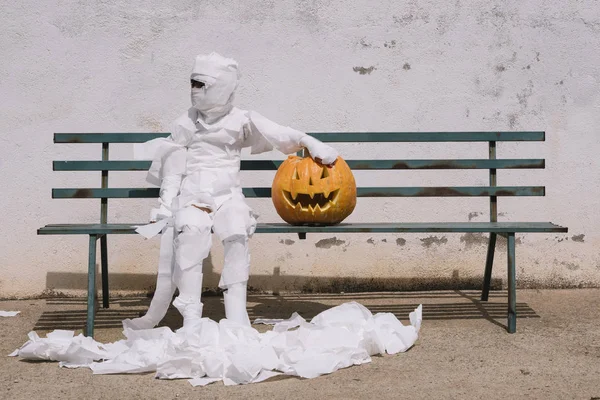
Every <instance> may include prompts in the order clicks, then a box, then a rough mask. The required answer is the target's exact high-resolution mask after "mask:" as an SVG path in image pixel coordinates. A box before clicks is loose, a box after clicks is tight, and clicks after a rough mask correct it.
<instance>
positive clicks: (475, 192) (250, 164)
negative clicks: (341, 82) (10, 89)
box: [38, 132, 567, 336]
mask: <svg viewBox="0 0 600 400" xmlns="http://www.w3.org/2000/svg"><path fill="white" fill-rule="evenodd" d="M311 135H312V136H314V137H316V138H317V139H319V140H321V141H323V142H365V143H375V142H488V144H489V156H488V157H487V158H484V159H447V160H387V159H386V160H384V159H372V160H347V162H348V165H349V166H350V168H352V169H353V170H394V169H399V170H430V169H440V170H446V169H487V170H489V186H481V187H479V186H461V187H402V186H388V187H358V190H357V195H358V197H453V196H458V197H462V196H467V197H482V196H483V197H489V204H490V222H460V223H455V222H436V223H430V222H427V223H402V222H384V220H385V217H384V216H382V217H381V221H380V222H369V223H353V224H350V223H342V224H339V225H335V226H316V227H310V226H291V225H288V224H286V223H259V224H258V227H257V229H256V233H297V234H298V235H299V237H300V239H305V238H306V234H307V233H316V232H331V233H352V232H357V233H365V232H370V233H406V232H457V233H465V232H484V233H489V234H490V237H489V244H488V251H487V259H486V263H485V273H484V280H483V290H482V295H481V300H482V301H487V299H488V294H489V290H490V281H491V274H492V264H493V260H494V250H495V246H496V237H497V236H498V235H501V236H503V237H505V238H507V240H508V246H507V249H508V254H507V264H508V324H507V330H508V332H510V333H513V332H515V330H516V291H515V235H516V234H517V233H522V232H546V233H549V232H567V228H566V227H562V226H557V225H554V224H552V223H550V222H498V207H497V204H498V203H497V201H498V200H497V199H498V197H502V196H544V195H545V188H544V187H543V186H497V185H496V171H497V170H498V169H529V168H544V167H545V160H544V159H497V158H496V143H497V142H505V141H544V140H545V133H544V132H368V133H367V132H342V133H313V134H311ZM165 136H168V133H56V134H55V135H54V142H55V143H100V144H101V145H102V159H101V160H97V161H54V163H53V168H54V170H55V171H100V172H101V185H100V187H99V188H59V189H52V197H53V198H55V199H74V198H79V199H100V221H99V223H97V224H74V223H70V224H54V225H46V226H44V227H42V228H40V229H39V230H38V234H40V235H89V263H88V297H87V301H88V306H87V310H88V311H87V323H86V327H85V328H86V329H85V331H86V334H87V335H89V336H93V332H94V315H95V312H96V308H97V302H96V298H97V296H96V281H95V279H96V247H97V241H98V240H100V258H101V268H102V295H103V307H105V308H107V307H108V306H109V290H108V282H109V281H108V254H107V253H108V252H107V236H108V235H110V234H113V235H114V234H135V228H134V225H141V224H145V223H147V221H140V222H138V223H127V224H124V223H108V221H107V211H108V199H110V198H129V199H135V198H157V197H158V193H159V189H158V188H109V187H108V174H109V172H110V171H143V170H147V169H148V168H149V167H150V162H149V161H116V160H110V159H109V145H110V144H118V143H141V142H145V141H147V140H150V139H154V138H157V137H165ZM281 162H282V161H280V160H243V161H242V166H241V167H242V170H272V171H275V170H276V169H277V168H278V167H279V165H280V164H281ZM243 191H244V194H245V195H246V197H248V198H256V197H261V198H264V197H270V196H271V188H269V187H245V188H243Z"/></svg>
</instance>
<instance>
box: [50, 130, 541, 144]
mask: <svg viewBox="0 0 600 400" xmlns="http://www.w3.org/2000/svg"><path fill="white" fill-rule="evenodd" d="M168 135H169V133H168V132H157V133H55V134H54V143H143V142H145V141H147V140H151V139H155V138H159V137H166V136H168ZM310 135H311V136H314V137H315V138H317V139H319V140H321V141H323V142H365V143H375V142H384V143H389V142H490V141H495V142H505V141H509V142H513V141H515V142H524V141H527V142H529V141H544V140H545V138H546V136H545V132H544V131H526V132H314V133H313V132H311V133H310Z"/></svg>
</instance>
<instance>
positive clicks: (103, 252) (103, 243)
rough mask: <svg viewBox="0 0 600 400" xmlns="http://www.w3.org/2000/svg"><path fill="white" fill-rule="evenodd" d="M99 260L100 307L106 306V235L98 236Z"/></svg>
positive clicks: (107, 296) (107, 301)
mask: <svg viewBox="0 0 600 400" xmlns="http://www.w3.org/2000/svg"><path fill="white" fill-rule="evenodd" d="M100 261H101V263H102V307H103V308H108V307H109V304H108V303H109V294H108V244H107V242H106V235H104V236H102V237H101V238H100Z"/></svg>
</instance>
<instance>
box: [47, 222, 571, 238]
mask: <svg viewBox="0 0 600 400" xmlns="http://www.w3.org/2000/svg"><path fill="white" fill-rule="evenodd" d="M144 224H145V223H138V224H54V225H46V226H44V227H43V228H40V229H39V230H38V234H40V235H89V234H96V235H102V234H134V233H135V226H137V225H144ZM567 231H568V230H567V228H566V227H562V226H558V225H555V224H553V223H551V222H422V223H383V222H381V223H355V224H350V223H342V224H339V225H333V226H293V225H289V224H286V223H280V222H276V223H259V224H258V225H257V228H256V232H257V233H300V232H305V233H351V232H354V233H361V232H362V233H411V232H414V233H418V232H447V233H451V232H482V233H485V232H494V233H510V232H567Z"/></svg>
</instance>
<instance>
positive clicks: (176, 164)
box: [150, 146, 187, 221]
mask: <svg viewBox="0 0 600 400" xmlns="http://www.w3.org/2000/svg"><path fill="white" fill-rule="evenodd" d="M186 156H187V151H186V148H185V147H183V146H172V147H171V148H170V149H169V150H168V151H167V152H165V153H164V154H162V156H161V169H160V174H159V177H160V178H161V181H160V195H159V199H158V202H159V204H160V206H159V208H158V209H153V210H152V212H151V215H150V220H151V221H156V220H157V219H161V218H165V217H170V216H171V215H172V211H171V207H172V203H173V199H174V198H175V197H177V195H178V194H179V189H180V187H181V181H182V179H183V175H184V174H185V165H186Z"/></svg>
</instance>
